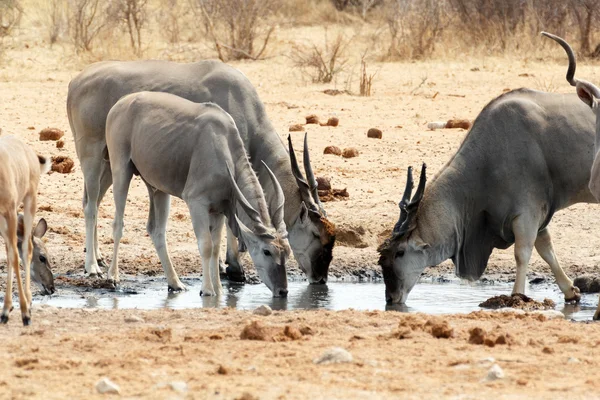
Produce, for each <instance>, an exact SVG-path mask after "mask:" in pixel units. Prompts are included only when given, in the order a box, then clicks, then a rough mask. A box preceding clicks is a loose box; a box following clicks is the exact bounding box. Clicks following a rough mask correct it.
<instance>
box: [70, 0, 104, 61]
mask: <svg viewBox="0 0 600 400" xmlns="http://www.w3.org/2000/svg"><path fill="white" fill-rule="evenodd" d="M68 5H69V25H70V32H69V33H70V36H71V40H72V41H73V44H74V46H75V49H76V51H77V52H81V51H91V50H92V47H93V41H94V39H95V38H96V37H97V36H98V35H99V34H100V33H101V32H102V31H103V30H104V29H106V28H107V27H108V26H109V24H110V23H111V22H112V21H114V15H115V14H114V9H112V8H111V5H112V4H111V3H110V2H105V1H102V0H70V1H69V3H68ZM111 20H112V21H111Z"/></svg>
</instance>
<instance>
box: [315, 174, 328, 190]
mask: <svg viewBox="0 0 600 400" xmlns="http://www.w3.org/2000/svg"><path fill="white" fill-rule="evenodd" d="M317 190H331V178H330V177H328V176H318V177H317Z"/></svg>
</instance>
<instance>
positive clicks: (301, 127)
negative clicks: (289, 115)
mask: <svg viewBox="0 0 600 400" xmlns="http://www.w3.org/2000/svg"><path fill="white" fill-rule="evenodd" d="M303 131H304V125H302V124H294V125H290V132H303Z"/></svg>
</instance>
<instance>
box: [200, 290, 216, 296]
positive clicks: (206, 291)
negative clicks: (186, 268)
mask: <svg viewBox="0 0 600 400" xmlns="http://www.w3.org/2000/svg"><path fill="white" fill-rule="evenodd" d="M216 295H217V294H216V293H215V292H214V291H210V290H201V291H200V296H202V297H211V296H216Z"/></svg>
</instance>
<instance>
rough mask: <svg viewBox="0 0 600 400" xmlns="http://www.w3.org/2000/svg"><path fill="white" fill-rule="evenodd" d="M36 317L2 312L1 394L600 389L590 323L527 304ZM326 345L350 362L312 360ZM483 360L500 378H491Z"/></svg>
mask: <svg viewBox="0 0 600 400" xmlns="http://www.w3.org/2000/svg"><path fill="white" fill-rule="evenodd" d="M127 321H131V322H127ZM33 323H34V325H33V326H32V327H29V328H23V327H21V326H20V321H19V318H18V315H17V314H13V319H11V320H10V321H9V324H8V326H6V327H3V328H2V331H3V333H2V346H3V349H4V350H3V356H2V357H1V358H0V398H2V399H4V398H6V399H9V398H11V399H24V398H40V399H41V398H44V399H65V398H83V397H85V398H101V397H102V396H101V395H98V394H97V393H96V391H95V389H94V385H95V383H96V382H97V381H98V380H100V379H101V378H102V377H108V378H109V379H110V380H111V381H113V382H114V383H116V384H117V385H119V387H120V391H121V395H122V397H125V398H131V397H135V398H155V399H164V398H186V399H188V398H189V399H194V398H201V399H240V398H256V399H307V398H329V399H330V398H338V399H342V398H343V399H347V398H353V399H354V398H356V399H363V398H364V399H387V398H389V399H392V398H415V399H416V398H432V396H433V397H435V398H457V397H461V398H467V399H472V398H473V399H474V398H559V397H565V396H567V397H569V398H572V399H579V398H592V397H596V396H597V394H598V390H599V389H600V384H599V383H598V382H600V350H599V349H600V347H599V346H598V345H599V344H600V325H598V324H582V323H572V322H569V321H565V320H562V319H553V320H549V319H548V318H547V317H546V316H544V315H541V314H535V313H532V314H514V313H500V312H483V311H481V312H474V313H471V314H468V315H453V316H443V317H432V316H428V315H425V314H402V313H396V312H383V311H374V312H358V311H352V310H347V311H339V312H333V311H324V310H320V311H284V312H281V311H274V312H273V314H272V315H271V316H268V317H259V316H256V315H252V314H251V313H250V312H248V311H237V310H233V309H223V310H215V309H194V310H185V311H173V310H155V311H136V310H128V311H123V310H98V311H96V310H87V309H84V310H65V309H55V308H53V307H46V306H41V307H37V308H36V309H35V310H34V318H33ZM332 347H340V348H343V349H345V350H347V351H348V352H350V354H351V355H352V362H350V363H339V364H336V363H333V364H321V365H317V364H315V362H314V360H315V359H317V358H319V357H320V356H321V354H323V353H324V352H325V351H327V350H328V349H330V348H332ZM493 364H497V365H498V366H499V367H500V368H501V369H502V370H503V373H504V377H503V378H501V379H498V380H494V381H488V380H486V377H487V376H488V371H489V370H490V368H491V367H492V365H493ZM170 382H185V383H186V384H187V392H185V393H177V392H175V391H174V390H173V389H171V388H170V387H169V386H168V384H169V383H170ZM244 396H245V397H244Z"/></svg>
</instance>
